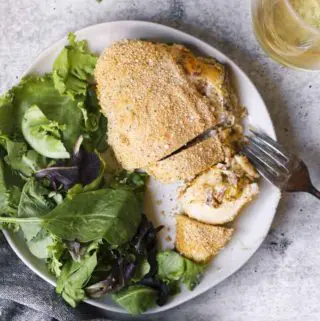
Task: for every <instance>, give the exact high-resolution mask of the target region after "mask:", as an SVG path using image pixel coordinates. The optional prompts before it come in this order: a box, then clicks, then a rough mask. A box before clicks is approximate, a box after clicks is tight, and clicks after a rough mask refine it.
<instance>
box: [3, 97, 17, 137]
mask: <svg viewBox="0 0 320 321" xmlns="http://www.w3.org/2000/svg"><path fill="white" fill-rule="evenodd" d="M13 117H14V107H13V95H12V94H11V93H6V94H4V95H3V96H1V97H0V135H1V134H2V135H8V134H10V133H12V130H13V121H12V120H13Z"/></svg>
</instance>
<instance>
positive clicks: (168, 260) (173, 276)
mask: <svg viewBox="0 0 320 321" xmlns="http://www.w3.org/2000/svg"><path fill="white" fill-rule="evenodd" d="M157 262H158V278H159V279H160V280H162V281H164V282H166V283H168V284H170V283H174V282H176V281H181V282H182V283H183V284H184V285H185V286H186V287H187V288H188V289H189V290H193V289H194V288H195V286H197V285H198V284H199V283H200V280H201V277H202V275H203V273H204V271H205V269H206V268H207V265H206V264H200V263H195V262H192V261H191V260H189V259H187V258H185V257H183V256H182V255H180V254H179V253H177V252H175V251H172V250H166V251H164V252H160V253H158V254H157Z"/></svg>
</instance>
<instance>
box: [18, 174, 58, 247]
mask: <svg viewBox="0 0 320 321" xmlns="http://www.w3.org/2000/svg"><path fill="white" fill-rule="evenodd" d="M49 193H50V190H49V189H47V188H46V187H44V186H43V185H42V184H41V183H39V182H38V181H37V180H35V179H34V178H31V179H29V180H28V182H27V183H26V184H25V185H24V187H23V189H22V193H21V198H20V203H19V207H18V217H20V218H30V217H36V218H39V217H41V216H44V215H45V214H47V213H49V212H50V211H51V210H52V209H53V208H54V207H55V206H56V203H55V201H54V200H53V199H50V198H49V197H48V196H49ZM20 226H21V229H22V231H23V233H24V236H25V238H26V240H27V241H31V240H32V239H33V238H34V237H37V235H38V233H39V232H40V231H41V229H42V225H41V222H34V223H21V224H20ZM41 239H42V240H43V236H42V237H41Z"/></svg>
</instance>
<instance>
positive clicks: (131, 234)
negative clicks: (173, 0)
mask: <svg viewBox="0 0 320 321" xmlns="http://www.w3.org/2000/svg"><path fill="white" fill-rule="evenodd" d="M96 62H97V56H96V55H94V54H93V53H92V52H90V51H89V49H88V47H87V43H86V41H83V40H82V41H76V39H75V36H74V34H70V35H69V45H67V46H66V47H65V48H64V49H63V50H62V51H61V53H60V54H59V56H58V57H57V58H56V60H55V62H54V64H53V69H52V72H51V73H48V74H46V75H29V76H27V77H25V78H24V79H23V80H22V81H21V82H20V83H19V84H18V85H17V86H15V87H14V88H12V89H11V90H9V91H8V92H7V93H6V94H4V95H3V96H2V97H0V228H2V229H6V230H13V231H16V232H18V231H19V232H21V233H23V235H24V238H25V241H26V244H27V245H28V247H29V249H30V251H31V253H32V254H33V255H34V256H35V257H37V258H39V259H42V260H45V262H46V264H47V267H48V270H49V271H50V272H51V273H52V274H53V275H54V276H55V277H56V279H57V285H56V291H57V293H59V294H61V295H62V297H63V298H64V299H65V301H66V302H68V303H69V304H70V305H71V306H72V307H75V306H76V305H77V304H78V303H79V302H80V301H82V300H84V299H86V298H100V297H102V296H104V295H111V297H112V299H113V300H114V301H115V302H116V303H118V304H119V305H120V306H122V307H123V308H124V309H126V310H127V311H128V312H130V313H132V314H139V313H141V312H143V311H145V310H147V309H148V308H151V307H153V306H155V305H156V304H158V305H163V304H165V303H166V302H167V300H168V298H169V297H170V296H171V295H174V294H176V293H178V292H179V291H180V285H181V283H182V284H184V285H185V286H186V287H187V288H188V289H190V290H192V289H193V288H194V287H195V286H196V285H197V284H198V283H199V281H200V277H201V275H202V274H203V272H204V269H205V265H201V264H196V263H193V262H192V261H190V260H188V259H186V258H184V257H182V256H181V255H180V254H178V253H177V252H175V251H174V250H167V251H162V252H159V251H158V249H157V233H158V232H159V231H160V230H161V228H162V226H159V227H154V226H153V224H152V223H151V222H150V221H149V220H148V219H147V217H146V216H145V215H144V214H143V213H142V209H143V197H144V191H145V183H146V180H147V178H148V177H147V175H146V174H143V173H139V172H127V171H120V172H115V173H112V175H109V176H108V179H106V178H105V176H106V175H104V174H105V168H106V165H105V163H104V160H103V157H102V153H103V152H104V151H105V150H106V149H107V144H106V135H107V119H106V118H105V117H104V116H103V115H102V114H101V112H100V107H99V103H98V99H97V97H96V92H95V83H94V78H93V71H94V68H95V65H96Z"/></svg>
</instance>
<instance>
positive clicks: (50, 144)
mask: <svg viewBox="0 0 320 321" xmlns="http://www.w3.org/2000/svg"><path fill="white" fill-rule="evenodd" d="M21 128H22V133H23V136H24V138H25V140H26V141H27V142H28V143H29V144H30V146H31V147H32V148H33V149H34V150H35V151H37V152H38V153H39V154H41V155H43V156H46V157H49V158H70V154H69V153H68V152H67V150H66V148H65V147H64V145H63V143H62V142H61V134H60V131H61V130H64V129H65V126H61V125H59V124H58V123H57V122H55V121H50V120H49V119H48V118H47V117H46V116H45V115H44V113H43V112H42V111H41V110H40V108H39V107H38V106H36V105H33V106H31V107H30V108H29V109H28V110H27V111H26V112H25V114H24V116H23V119H22V124H21Z"/></svg>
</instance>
